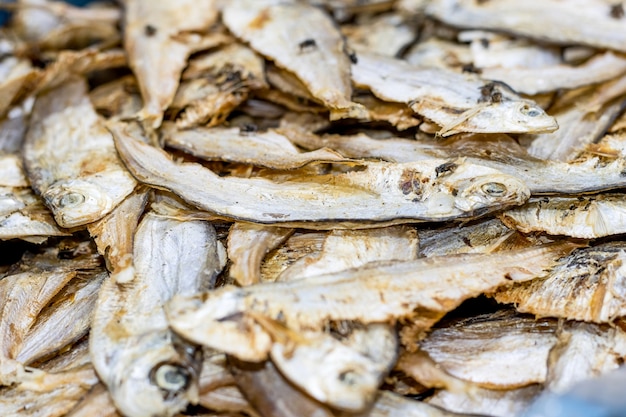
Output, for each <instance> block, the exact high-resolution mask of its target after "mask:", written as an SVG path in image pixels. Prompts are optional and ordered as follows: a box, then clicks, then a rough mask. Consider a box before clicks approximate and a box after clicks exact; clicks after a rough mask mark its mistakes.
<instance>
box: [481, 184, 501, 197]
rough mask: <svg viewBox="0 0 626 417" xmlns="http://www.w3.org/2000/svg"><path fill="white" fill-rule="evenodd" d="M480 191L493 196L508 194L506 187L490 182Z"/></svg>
mask: <svg viewBox="0 0 626 417" xmlns="http://www.w3.org/2000/svg"><path fill="white" fill-rule="evenodd" d="M480 189H481V190H483V192H484V193H485V194H488V195H492V196H500V195H502V194H504V193H505V192H506V186H505V185H504V184H501V183H499V182H488V183H487V184H483V186H482V187H480Z"/></svg>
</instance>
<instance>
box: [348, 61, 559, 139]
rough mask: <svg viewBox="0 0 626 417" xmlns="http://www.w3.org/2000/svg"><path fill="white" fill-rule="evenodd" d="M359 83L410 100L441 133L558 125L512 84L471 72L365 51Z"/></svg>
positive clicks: (356, 70) (355, 69)
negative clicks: (512, 86)
mask: <svg viewBox="0 0 626 417" xmlns="http://www.w3.org/2000/svg"><path fill="white" fill-rule="evenodd" d="M352 80H353V81H354V83H355V84H357V85H358V86H362V87H367V88H369V89H370V90H371V91H372V92H373V93H374V95H376V96H377V97H379V98H381V99H383V100H388V101H396V102H400V103H407V104H408V105H409V106H410V107H411V109H413V111H414V112H416V113H418V114H420V115H422V116H424V117H426V118H428V119H430V120H432V121H433V122H435V123H437V124H438V125H439V126H441V127H442V129H441V130H440V131H439V134H440V135H441V136H448V135H451V134H454V133H459V132H482V133H497V132H505V133H506V132H509V133H533V132H534V133H540V132H552V131H554V130H556V129H557V128H558V125H557V123H556V121H555V120H554V118H552V117H551V116H548V115H547V114H546V113H545V112H544V111H543V109H542V108H541V107H539V106H538V105H537V104H536V103H534V102H532V101H530V100H525V99H522V98H521V97H519V96H518V95H517V94H516V93H515V92H513V91H512V90H511V89H510V88H509V87H507V86H505V85H504V84H499V83H496V82H489V81H485V80H483V79H481V78H479V77H478V76H475V75H471V74H458V73H456V72H453V71H447V70H444V69H434V68H425V67H418V66H413V65H411V64H409V63H407V62H405V61H402V60H399V59H394V58H388V57H384V56H377V55H369V54H359V60H358V63H356V64H354V65H353V66H352Z"/></svg>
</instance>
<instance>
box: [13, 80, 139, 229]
mask: <svg viewBox="0 0 626 417" xmlns="http://www.w3.org/2000/svg"><path fill="white" fill-rule="evenodd" d="M23 156H24V165H25V168H26V172H27V175H28V179H29V181H30V183H31V185H32V187H33V189H34V190H35V192H36V193H37V194H39V195H41V197H42V198H43V199H44V202H45V203H46V205H47V206H48V207H49V208H50V210H52V213H53V214H54V218H55V220H56V221H57V223H58V224H59V225H60V226H62V227H77V226H82V225H85V224H87V223H91V222H94V221H96V220H99V219H100V218H102V217H103V216H105V215H106V214H108V213H109V212H110V211H111V210H113V208H115V207H116V206H117V205H118V204H119V203H120V202H121V201H122V200H123V199H124V198H125V197H126V196H127V195H128V194H130V193H131V192H132V190H133V189H134V188H135V185H136V181H135V180H134V178H133V177H132V176H131V175H130V173H129V172H128V171H127V170H126V169H125V168H124V165H123V164H122V162H121V161H120V160H119V158H118V156H117V152H116V151H115V146H114V144H113V140H112V137H111V133H110V132H108V131H107V130H106V128H105V127H104V124H103V121H102V120H101V119H100V118H99V116H98V115H97V114H96V112H95V111H94V109H93V107H92V106H91V103H90V101H89V97H88V95H87V83H86V81H85V80H84V79H79V78H75V79H73V80H72V81H70V82H68V83H66V84H63V85H61V86H60V87H58V88H55V89H53V90H50V91H48V92H47V93H45V94H42V95H40V96H39V97H38V98H37V100H36V102H35V107H34V108H33V113H32V116H31V120H30V126H29V129H28V132H27V134H26V139H25V143H24V148H23Z"/></svg>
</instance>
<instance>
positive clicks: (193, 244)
mask: <svg viewBox="0 0 626 417" xmlns="http://www.w3.org/2000/svg"><path fill="white" fill-rule="evenodd" d="M217 245H218V243H217V241H216V237H215V231H214V229H213V227H212V226H210V225H209V224H208V223H206V222H202V221H186V222H180V221H176V220H170V219H166V218H161V217H159V216H157V215H155V214H152V213H148V214H147V215H145V216H144V218H143V220H142V222H141V223H140V225H139V227H138V229H137V233H136V234H135V239H134V250H133V263H134V277H133V278H132V280H125V282H124V283H118V282H117V281H116V279H115V275H117V274H114V275H112V276H111V278H110V279H107V280H105V282H104V283H103V285H102V288H101V290H100V294H99V296H98V303H97V306H96V311H95V314H94V319H93V324H92V331H91V338H90V353H91V357H92V360H93V363H94V367H95V368H96V370H97V372H98V375H99V376H100V378H101V380H102V381H103V382H104V383H105V384H106V385H107V387H108V389H109V391H110V393H111V396H112V398H113V400H114V402H115V404H116V407H117V408H118V409H119V410H120V411H121V412H122V413H123V414H124V415H128V416H135V415H137V416H143V415H146V414H159V415H164V416H165V415H167V416H172V415H174V414H175V413H176V412H178V411H180V410H182V409H184V408H185V407H186V406H187V404H188V403H189V402H192V403H196V402H197V401H198V372H199V370H200V365H201V363H202V360H201V357H200V352H198V350H197V349H196V347H195V346H193V345H190V344H189V343H187V342H185V341H183V340H180V339H178V338H177V337H176V336H175V335H174V334H172V333H171V331H170V330H169V329H168V327H167V322H166V321H165V315H164V312H163V303H164V302H166V301H167V300H168V299H170V298H171V297H172V296H173V295H174V294H194V293H196V292H198V291H201V290H206V289H208V288H209V287H210V286H211V285H212V282H213V280H214V279H215V276H216V274H217V273H218V271H219V270H221V268H222V266H223V264H221V263H220V259H219V256H218V253H217V251H218V249H217ZM190 248H191V250H190ZM122 273H123V272H122Z"/></svg>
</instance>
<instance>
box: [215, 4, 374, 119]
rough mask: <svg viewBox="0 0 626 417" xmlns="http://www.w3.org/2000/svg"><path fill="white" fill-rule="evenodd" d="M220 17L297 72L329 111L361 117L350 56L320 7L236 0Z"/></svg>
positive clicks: (336, 30)
mask: <svg viewBox="0 0 626 417" xmlns="http://www.w3.org/2000/svg"><path fill="white" fill-rule="evenodd" d="M222 20H223V23H224V24H225V25H226V26H227V27H228V29H229V30H230V31H231V32H232V33H234V34H235V35H236V36H237V37H239V38H241V39H243V40H244V41H246V42H248V43H249V44H250V46H251V47H252V48H253V49H255V50H256V51H258V52H259V53H261V54H263V55H265V56H266V57H268V58H270V59H272V60H273V61H274V63H276V65H278V66H280V67H281V68H285V69H287V70H289V71H291V72H292V73H294V74H295V75H296V76H297V77H298V78H299V79H300V81H302V82H303V83H304V84H305V85H306V87H307V88H308V90H309V91H310V92H311V94H312V95H313V96H314V97H315V98H316V99H318V100H320V101H321V102H322V103H324V105H325V106H326V107H327V108H329V109H330V110H331V111H338V112H340V114H341V115H342V116H343V117H357V118H358V116H359V114H360V113H361V112H362V109H361V106H360V105H358V104H356V103H353V102H352V101H351V95H352V86H351V85H350V59H351V58H350V57H349V56H348V54H347V53H346V52H345V49H346V48H345V44H344V40H343V38H342V36H341V33H340V32H339V30H338V29H337V27H336V26H335V25H334V23H333V21H332V19H331V18H330V17H329V16H328V15H327V14H326V13H324V12H323V11H322V10H320V9H318V8H316V7H314V6H311V5H308V4H306V3H297V2H292V1H275V0H264V1H258V0H237V1H230V2H227V3H225V4H224V5H223V6H222ZM352 59H354V58H352Z"/></svg>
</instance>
